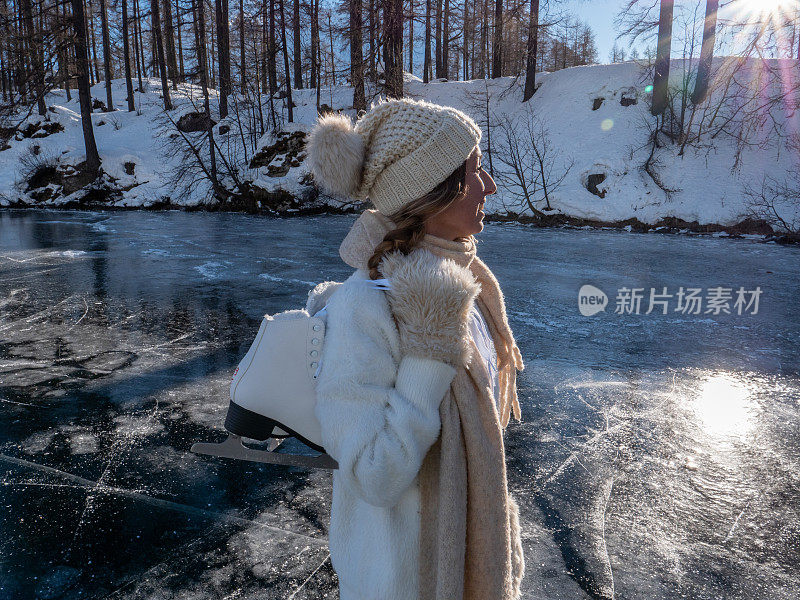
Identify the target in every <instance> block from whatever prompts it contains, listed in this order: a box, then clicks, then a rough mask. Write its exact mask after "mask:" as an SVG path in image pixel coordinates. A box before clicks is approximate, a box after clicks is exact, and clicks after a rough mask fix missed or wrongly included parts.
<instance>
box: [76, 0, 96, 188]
mask: <svg viewBox="0 0 800 600" xmlns="http://www.w3.org/2000/svg"><path fill="white" fill-rule="evenodd" d="M71 1H72V20H73V27H74V29H75V36H74V38H75V59H76V60H75V62H76V64H77V67H78V99H79V101H80V105H81V124H82V125H83V144H84V146H85V148H86V170H87V171H89V172H90V173H92V174H93V175H95V176H97V174H98V171H99V170H100V154H99V153H98V152H97V143H96V142H95V139H94V130H93V129H92V96H91V92H90V91H89V58H88V56H86V16H85V15H84V13H83V0H71Z"/></svg>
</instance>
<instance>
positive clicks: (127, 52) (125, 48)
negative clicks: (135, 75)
mask: <svg viewBox="0 0 800 600" xmlns="http://www.w3.org/2000/svg"><path fill="white" fill-rule="evenodd" d="M122 61H123V62H124V63H125V90H126V91H127V93H128V112H133V111H135V110H136V104H135V103H134V101H133V81H131V49H130V40H129V39H128V0H122Z"/></svg>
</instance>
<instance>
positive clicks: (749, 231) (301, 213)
mask: <svg viewBox="0 0 800 600" xmlns="http://www.w3.org/2000/svg"><path fill="white" fill-rule="evenodd" d="M370 207H371V204H369V203H364V204H362V205H358V206H356V205H354V206H347V207H336V206H331V205H329V204H324V203H322V204H317V205H314V206H307V207H299V208H289V209H285V210H273V209H269V208H254V207H252V205H250V206H239V207H237V206H235V205H232V206H223V205H219V204H216V205H212V204H200V205H194V206H185V205H180V204H173V203H170V202H157V203H153V204H149V205H140V206H119V205H106V204H102V203H82V202H81V201H79V200H76V201H71V202H66V203H63V204H53V205H50V206H47V205H41V204H40V205H31V204H25V203H22V202H18V203H13V204H7V205H3V206H0V211H2V210H7V209H8V210H85V211H97V210H105V211H134V210H139V211H150V212H164V211H171V210H178V211H184V212H225V213H243V214H251V215H263V216H268V217H280V218H291V217H308V216H318V215H326V214H330V215H347V214H353V215H357V214H360V213H361V212H362V211H363V210H365V209H366V208H370ZM484 221H485V222H486V223H519V224H522V225H529V226H533V227H541V228H546V229H547V228H551V229H583V230H589V229H593V230H604V231H608V230H618V231H627V232H629V233H661V234H665V233H666V234H676V235H680V234H682V235H705V236H709V237H719V238H733V239H750V240H752V241H756V242H760V243H776V244H780V245H785V246H800V235H798V234H792V233H787V232H776V231H774V230H773V229H772V227H770V226H769V225H768V224H766V223H765V222H763V221H758V220H754V219H750V218H747V219H744V220H742V221H740V222H739V223H736V224H734V225H721V224H719V223H706V224H702V225H701V224H700V223H698V222H697V221H692V222H689V221H684V220H683V219H680V218H677V217H663V218H661V219H659V220H658V221H657V222H656V223H654V224H653V225H649V224H647V223H643V222H642V221H639V219H637V218H636V217H631V218H629V219H625V220H621V221H603V220H601V219H587V218H583V217H573V216H570V215H564V214H561V213H559V214H553V215H547V216H546V217H544V218H540V217H537V216H530V215H520V214H518V213H515V212H508V213H506V214H494V213H492V214H487V215H486V217H485V219H484Z"/></svg>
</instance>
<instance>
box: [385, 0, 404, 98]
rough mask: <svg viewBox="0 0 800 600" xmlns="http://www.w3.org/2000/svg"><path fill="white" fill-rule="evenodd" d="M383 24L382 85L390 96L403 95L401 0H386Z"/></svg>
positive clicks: (398, 96) (399, 96) (400, 96)
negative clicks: (383, 71)
mask: <svg viewBox="0 0 800 600" xmlns="http://www.w3.org/2000/svg"><path fill="white" fill-rule="evenodd" d="M383 24H384V45H383V63H384V70H385V73H384V77H385V79H384V86H385V90H386V95H387V96H388V97H391V98H402V97H403V0H387V2H386V4H385V9H384V15H383Z"/></svg>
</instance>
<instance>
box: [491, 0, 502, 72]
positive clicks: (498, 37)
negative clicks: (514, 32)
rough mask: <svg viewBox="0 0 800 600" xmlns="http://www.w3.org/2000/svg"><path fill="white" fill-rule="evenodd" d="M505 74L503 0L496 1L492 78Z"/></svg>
mask: <svg viewBox="0 0 800 600" xmlns="http://www.w3.org/2000/svg"><path fill="white" fill-rule="evenodd" d="M502 76H503V0H495V3H494V38H493V39H492V79H495V78H497V77H502Z"/></svg>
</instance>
